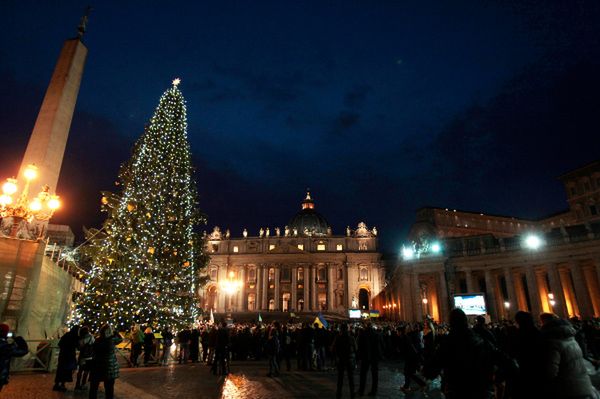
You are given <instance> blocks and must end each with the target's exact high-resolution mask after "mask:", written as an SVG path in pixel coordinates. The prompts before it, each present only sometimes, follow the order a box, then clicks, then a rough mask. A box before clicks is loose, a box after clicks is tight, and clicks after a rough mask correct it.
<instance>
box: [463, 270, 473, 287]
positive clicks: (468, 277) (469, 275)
mask: <svg viewBox="0 0 600 399" xmlns="http://www.w3.org/2000/svg"><path fill="white" fill-rule="evenodd" d="M465 281H466V283H467V292H469V293H472V292H475V287H474V286H473V273H472V272H471V270H465Z"/></svg>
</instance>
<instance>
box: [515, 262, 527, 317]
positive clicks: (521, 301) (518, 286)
mask: <svg viewBox="0 0 600 399" xmlns="http://www.w3.org/2000/svg"><path fill="white" fill-rule="evenodd" d="M513 277H515V280H514V281H515V293H516V294H517V307H518V308H519V310H526V311H528V312H531V309H530V308H529V306H527V298H526V296H525V288H524V287H523V273H521V271H517V272H516V273H514V274H513Z"/></svg>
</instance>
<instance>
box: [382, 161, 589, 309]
mask: <svg viewBox="0 0 600 399" xmlns="http://www.w3.org/2000/svg"><path fill="white" fill-rule="evenodd" d="M559 179H560V180H561V181H562V182H563V184H564V185H565V189H566V191H567V195H568V202H569V205H570V209H569V210H568V211H565V212H562V213H559V214H556V215H553V216H551V217H549V218H545V219H542V220H537V221H534V220H523V219H517V218H511V217H502V216H489V215H484V214H481V213H474V212H462V211H454V210H447V209H442V208H423V209H421V210H419V213H418V214H417V222H416V223H415V225H414V226H413V228H412V229H411V235H410V238H411V241H412V242H411V244H407V245H406V246H405V248H404V251H403V256H402V257H401V258H400V259H399V260H398V263H397V265H396V268H395V271H394V273H393V275H392V277H391V279H390V281H389V283H388V284H387V286H386V289H385V291H384V292H383V293H382V294H381V295H380V296H379V297H378V298H376V300H375V306H376V307H377V308H378V309H380V310H381V311H382V313H383V314H384V315H385V316H387V317H389V318H392V319H402V320H423V318H424V315H426V314H429V315H431V316H432V317H433V318H434V319H435V320H441V321H447V320H448V315H449V312H450V310H451V309H452V307H453V301H452V299H453V297H454V295H456V294H464V293H483V294H484V298H485V302H486V307H487V313H488V314H489V316H490V318H491V319H492V320H500V319H504V318H512V317H513V316H514V314H515V313H516V312H517V311H518V310H526V311H530V312H532V313H533V314H534V315H539V314H540V313H541V312H554V313H556V314H558V315H560V316H562V317H571V316H579V317H582V318H591V317H600V217H598V214H597V213H598V210H599V209H598V208H597V207H596V204H600V162H595V163H592V164H589V165H587V166H585V167H583V168H580V169H577V170H575V171H573V172H569V173H567V174H565V175H563V176H561V177H560V178H559Z"/></svg>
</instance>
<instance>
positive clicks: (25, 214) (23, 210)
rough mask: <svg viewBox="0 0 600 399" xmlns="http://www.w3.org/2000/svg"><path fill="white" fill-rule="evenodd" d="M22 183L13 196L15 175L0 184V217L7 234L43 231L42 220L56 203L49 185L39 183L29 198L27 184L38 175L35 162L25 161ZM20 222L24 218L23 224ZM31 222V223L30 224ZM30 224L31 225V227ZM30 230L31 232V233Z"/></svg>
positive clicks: (27, 234) (35, 235)
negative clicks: (21, 186) (0, 191)
mask: <svg viewBox="0 0 600 399" xmlns="http://www.w3.org/2000/svg"><path fill="white" fill-rule="evenodd" d="M23 176H24V177H25V185H24V187H23V191H22V192H21V195H19V197H18V198H16V200H15V198H13V197H14V196H15V194H16V193H17V192H18V190H19V182H18V181H17V179H14V178H8V179H6V182H4V184H3V185H2V195H0V217H2V232H3V233H4V234H8V235H10V236H11V237H17V235H19V237H22V238H39V237H41V236H43V234H44V233H45V224H46V222H48V221H49V220H50V218H51V217H52V215H54V212H55V211H56V210H57V209H58V208H59V207H60V200H59V197H58V196H57V195H54V194H50V187H48V186H44V187H42V191H40V192H39V193H38V195H37V196H36V197H34V198H33V199H31V200H30V199H29V186H30V183H31V181H32V180H34V179H36V178H37V177H38V169H37V167H36V166H35V165H28V166H27V167H26V168H25V171H24V172H23ZM23 222H26V224H25V225H23ZM33 222H37V223H36V224H35V225H33V226H30V225H31V224H32V223H33ZM32 227H33V228H32ZM32 230H33V234H32Z"/></svg>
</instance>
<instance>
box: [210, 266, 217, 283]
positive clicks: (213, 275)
mask: <svg viewBox="0 0 600 399" xmlns="http://www.w3.org/2000/svg"><path fill="white" fill-rule="evenodd" d="M218 272H219V269H218V268H216V267H211V268H210V279H211V280H216V279H217V273H218Z"/></svg>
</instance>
